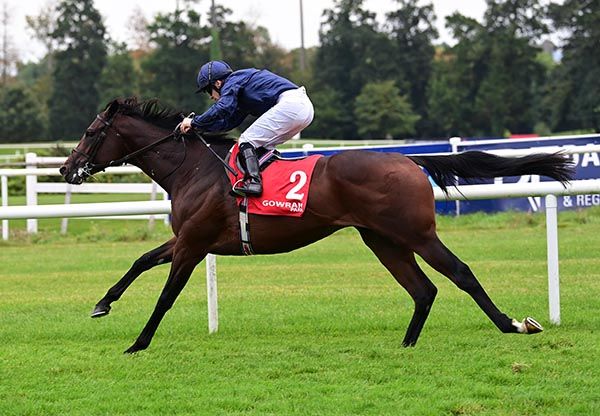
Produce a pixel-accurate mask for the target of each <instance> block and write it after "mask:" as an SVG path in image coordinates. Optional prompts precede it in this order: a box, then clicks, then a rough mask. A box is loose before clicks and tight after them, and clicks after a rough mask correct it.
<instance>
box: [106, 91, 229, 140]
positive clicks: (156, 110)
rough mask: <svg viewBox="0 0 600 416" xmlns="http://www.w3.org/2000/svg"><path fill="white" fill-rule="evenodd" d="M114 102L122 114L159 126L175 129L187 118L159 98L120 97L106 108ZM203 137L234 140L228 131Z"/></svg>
mask: <svg viewBox="0 0 600 416" xmlns="http://www.w3.org/2000/svg"><path fill="white" fill-rule="evenodd" d="M113 103H116V104H118V108H119V110H118V111H119V112H120V113H122V114H125V115H128V116H133V117H138V118H141V119H142V120H145V121H147V122H149V123H152V124H154V125H155V126H157V127H161V128H165V129H169V130H173V129H175V127H177V125H178V124H179V123H181V120H183V119H184V118H185V113H184V112H183V111H181V110H177V109H174V108H172V107H169V106H167V105H165V104H163V103H161V102H160V101H159V100H158V98H152V99H149V100H143V101H140V100H138V98H137V97H128V98H120V99H116V100H113V101H111V102H110V103H109V104H108V105H107V106H106V108H108V107H110V106H111V104H113ZM203 137H204V138H205V139H206V140H207V141H209V142H212V141H213V140H215V141H216V140H218V141H221V142H223V140H224V139H225V140H229V141H233V139H232V138H230V137H228V136H227V134H226V133H204V134H203Z"/></svg>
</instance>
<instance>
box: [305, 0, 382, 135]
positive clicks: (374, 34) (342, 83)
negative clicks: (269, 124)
mask: <svg viewBox="0 0 600 416" xmlns="http://www.w3.org/2000/svg"><path fill="white" fill-rule="evenodd" d="M362 3H363V0H337V1H336V2H335V4H334V8H333V9H329V10H325V12H324V22H323V24H322V25H321V28H320V30H319V39H320V41H321V47H320V48H319V50H318V51H317V56H316V57H315V62H314V68H313V71H314V75H315V84H316V87H317V88H319V89H322V88H326V87H327V88H331V89H333V90H334V91H335V92H336V94H335V95H336V96H337V97H339V99H338V101H337V102H335V103H332V105H335V106H337V107H339V108H340V111H341V112H342V113H345V114H348V115H349V116H351V115H352V114H353V110H354V109H353V106H354V100H355V98H356V96H357V95H358V94H359V93H360V91H361V89H362V87H363V86H364V85H365V84H367V83H369V82H371V81H373V80H377V79H389V78H390V74H391V73H392V72H393V71H394V67H393V62H392V60H391V59H390V56H389V51H390V44H389V39H388V38H387V37H386V36H385V34H383V33H381V32H380V31H379V30H378V27H377V23H376V20H375V14H373V13H371V12H368V11H366V10H365V9H363V7H362ZM323 96H324V95H323ZM314 99H315V106H316V107H317V108H318V107H323V105H324V104H325V102H323V103H319V102H318V99H319V96H314ZM334 113H336V114H337V111H335V112H334ZM340 129H341V130H340V133H339V135H337V137H343V138H357V137H358V135H357V129H356V124H355V123H354V122H353V120H351V119H350V120H348V122H347V123H345V124H343V125H342V126H340ZM328 133H329V132H323V134H328Z"/></svg>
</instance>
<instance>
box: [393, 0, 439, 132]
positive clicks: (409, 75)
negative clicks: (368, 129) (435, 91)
mask: <svg viewBox="0 0 600 416" xmlns="http://www.w3.org/2000/svg"><path fill="white" fill-rule="evenodd" d="M396 1H397V2H398V6H399V8H398V10H396V11H394V12H390V13H388V14H387V15H386V16H387V31H388V33H389V36H390V38H391V39H392V53H391V54H390V55H391V59H392V60H393V62H394V63H395V67H396V75H395V76H394V79H396V80H397V84H398V85H399V86H401V90H402V91H403V92H406V93H408V96H409V99H410V102H411V104H412V107H413V109H414V110H415V111H416V112H417V113H418V114H419V115H420V116H421V119H420V123H419V124H420V125H419V127H418V131H419V133H421V134H423V133H425V132H429V131H430V128H428V127H427V125H426V124H427V121H428V116H427V85H428V84H429V80H430V78H431V74H432V67H433V58H434V55H435V48H434V46H433V41H434V40H435V39H436V38H437V37H438V32H437V30H436V29H435V26H434V23H435V13H434V11H433V5H432V4H431V3H429V4H425V5H423V6H419V5H418V4H417V3H418V2H417V0H396Z"/></svg>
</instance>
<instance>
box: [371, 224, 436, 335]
mask: <svg viewBox="0 0 600 416" xmlns="http://www.w3.org/2000/svg"><path fill="white" fill-rule="evenodd" d="M359 231H360V235H361V237H362V239H363V241H364V242H365V244H367V246H368V247H369V248H370V249H371V250H372V251H373V253H375V255H376V256H377V258H378V259H379V261H381V263H382V264H383V265H384V266H385V267H386V269H388V271H389V272H390V273H391V274H392V275H393V276H394V278H395V279H396V281H397V282H398V283H399V284H400V285H402V287H404V289H406V291H407V292H408V293H409V294H410V296H411V297H412V298H413V301H414V302H415V310H414V312H413V316H412V319H411V320H410V324H409V325H408V328H407V330H406V335H405V336H404V340H403V341H402V345H403V346H405V347H410V346H414V345H415V344H416V342H417V339H418V338H419V335H420V333H421V330H422V329H423V325H425V321H426V320H427V317H428V316H429V311H430V310H431V305H432V304H433V301H434V300H435V296H436V294H437V288H436V287H435V286H434V285H433V283H432V282H431V280H429V279H428V278H427V276H425V273H423V271H422V270H421V269H420V268H419V265H418V264H417V262H416V261H415V257H414V254H413V253H412V252H411V251H410V250H408V249H406V248H403V247H400V246H398V245H395V244H394V243H392V242H391V241H389V240H388V239H386V238H385V237H382V236H379V235H377V234H376V233H374V232H372V231H370V230H365V229H361V230H359Z"/></svg>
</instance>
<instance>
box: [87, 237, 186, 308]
mask: <svg viewBox="0 0 600 416" xmlns="http://www.w3.org/2000/svg"><path fill="white" fill-rule="evenodd" d="M175 241H177V238H176V237H173V238H172V239H170V240H169V241H167V242H166V243H164V244H163V245H161V246H160V247H157V248H155V249H154V250H151V251H149V252H147V253H146V254H144V255H142V256H141V257H140V258H139V259H137V260H136V261H135V262H134V263H133V265H132V266H131V268H130V269H129V270H128V271H127V273H125V275H124V276H123V277H122V278H121V279H120V280H119V281H118V282H117V283H116V284H115V285H114V286H113V287H111V288H110V289H108V292H106V295H104V297H103V298H102V299H100V301H99V302H98V303H97V304H96V306H95V307H94V310H93V311H92V318H99V317H101V316H105V315H108V313H109V312H110V304H111V303H112V302H114V301H116V300H119V298H120V297H121V295H123V293H124V292H125V290H127V288H128V287H129V286H130V285H131V284H132V283H133V281H134V280H135V279H136V278H137V277H138V276H139V275H140V274H142V273H143V272H145V271H147V270H150V269H151V268H153V267H154V266H158V265H159V264H166V263H170V262H171V260H172V256H173V247H174V246H175Z"/></svg>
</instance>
